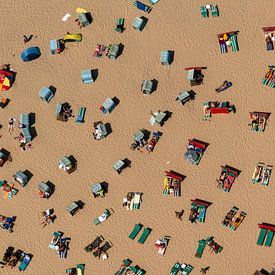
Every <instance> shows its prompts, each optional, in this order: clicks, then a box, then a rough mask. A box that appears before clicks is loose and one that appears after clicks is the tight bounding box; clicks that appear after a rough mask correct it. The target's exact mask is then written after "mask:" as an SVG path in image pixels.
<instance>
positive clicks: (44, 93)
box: [39, 87, 54, 103]
mask: <svg viewBox="0 0 275 275" xmlns="http://www.w3.org/2000/svg"><path fill="white" fill-rule="evenodd" d="M39 96H40V98H41V99H42V101H44V102H46V103H49V102H50V101H51V99H52V98H53V96H54V93H53V92H52V90H51V89H50V88H48V87H43V88H41V90H40V91H39Z"/></svg>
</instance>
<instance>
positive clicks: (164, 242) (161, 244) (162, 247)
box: [155, 237, 169, 256]
mask: <svg viewBox="0 0 275 275" xmlns="http://www.w3.org/2000/svg"><path fill="white" fill-rule="evenodd" d="M168 242H169V239H168V238H166V237H164V238H161V239H159V240H157V241H156V242H155V247H156V248H157V250H158V254H159V255H161V256H163V255H164V253H165V251H166V248H167V246H168Z"/></svg>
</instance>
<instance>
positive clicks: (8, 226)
mask: <svg viewBox="0 0 275 275" xmlns="http://www.w3.org/2000/svg"><path fill="white" fill-rule="evenodd" d="M14 221H15V217H4V216H2V215H0V227H1V228H3V229H5V230H8V231H9V232H10V233H11V232H13V230H12V228H13V226H14Z"/></svg>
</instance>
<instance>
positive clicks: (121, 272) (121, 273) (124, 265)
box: [115, 259, 132, 275]
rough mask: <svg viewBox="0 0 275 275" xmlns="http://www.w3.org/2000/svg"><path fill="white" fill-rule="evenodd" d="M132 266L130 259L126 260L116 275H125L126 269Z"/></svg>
mask: <svg viewBox="0 0 275 275" xmlns="http://www.w3.org/2000/svg"><path fill="white" fill-rule="evenodd" d="M130 264H132V261H131V260H130V259H124V260H123V263H122V265H121V266H120V269H119V271H117V272H116V273H115V275H123V274H124V272H125V270H126V268H127V267H128V266H130Z"/></svg>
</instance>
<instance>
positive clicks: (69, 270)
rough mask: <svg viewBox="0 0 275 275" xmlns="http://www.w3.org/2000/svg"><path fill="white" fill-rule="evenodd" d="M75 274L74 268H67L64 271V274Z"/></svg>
mask: <svg viewBox="0 0 275 275" xmlns="http://www.w3.org/2000/svg"><path fill="white" fill-rule="evenodd" d="M75 272H76V268H67V269H66V274H77V273H75Z"/></svg>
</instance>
